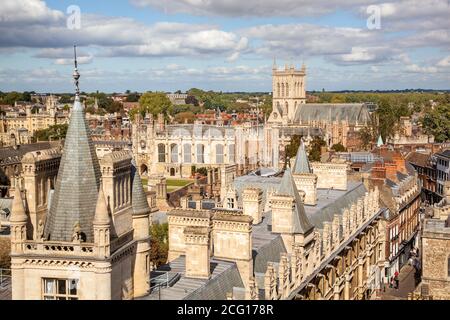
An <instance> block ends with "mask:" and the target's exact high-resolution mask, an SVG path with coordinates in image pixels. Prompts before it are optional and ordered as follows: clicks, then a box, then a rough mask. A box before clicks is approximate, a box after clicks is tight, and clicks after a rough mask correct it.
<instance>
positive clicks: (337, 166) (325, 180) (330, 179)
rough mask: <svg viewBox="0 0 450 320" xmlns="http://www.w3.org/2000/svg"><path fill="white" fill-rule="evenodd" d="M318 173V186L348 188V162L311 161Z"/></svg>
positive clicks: (315, 171) (312, 166) (322, 187)
mask: <svg viewBox="0 0 450 320" xmlns="http://www.w3.org/2000/svg"><path fill="white" fill-rule="evenodd" d="M311 168H312V171H313V173H314V174H316V175H317V188H319V189H337V190H347V170H348V164H347V163H318V162H313V163H311Z"/></svg>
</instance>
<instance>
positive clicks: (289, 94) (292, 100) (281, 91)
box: [269, 62, 306, 123]
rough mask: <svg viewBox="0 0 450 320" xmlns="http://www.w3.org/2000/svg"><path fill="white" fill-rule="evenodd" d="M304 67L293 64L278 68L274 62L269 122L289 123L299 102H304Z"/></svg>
mask: <svg viewBox="0 0 450 320" xmlns="http://www.w3.org/2000/svg"><path fill="white" fill-rule="evenodd" d="M305 82H306V67H305V65H302V68H301V69H300V70H298V69H295V67H294V66H293V65H291V66H288V65H286V66H285V68H284V69H281V70H280V69H278V67H277V65H276V63H275V62H274V64H273V69H272V92H273V96H272V99H273V112H272V114H271V115H270V117H269V122H283V123H289V122H291V121H292V119H294V116H295V113H296V111H297V108H298V106H299V105H300V104H303V103H306V89H305V88H306V83H305Z"/></svg>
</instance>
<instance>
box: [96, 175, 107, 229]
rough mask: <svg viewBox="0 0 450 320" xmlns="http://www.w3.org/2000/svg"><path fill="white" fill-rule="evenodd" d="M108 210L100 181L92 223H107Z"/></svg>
mask: <svg viewBox="0 0 450 320" xmlns="http://www.w3.org/2000/svg"><path fill="white" fill-rule="evenodd" d="M109 223H110V219H109V211H108V205H107V203H106V199H105V194H104V192H103V183H100V190H98V199H97V205H96V207H95V216H94V224H99V225H104V224H109Z"/></svg>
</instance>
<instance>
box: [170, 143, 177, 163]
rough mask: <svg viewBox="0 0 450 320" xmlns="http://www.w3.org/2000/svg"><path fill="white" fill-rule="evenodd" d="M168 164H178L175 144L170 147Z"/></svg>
mask: <svg viewBox="0 0 450 320" xmlns="http://www.w3.org/2000/svg"><path fill="white" fill-rule="evenodd" d="M170 162H171V163H178V145H177V144H175V143H172V144H171V145H170Z"/></svg>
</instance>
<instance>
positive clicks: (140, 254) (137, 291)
mask: <svg viewBox="0 0 450 320" xmlns="http://www.w3.org/2000/svg"><path fill="white" fill-rule="evenodd" d="M131 170H132V174H133V185H132V199H131V207H132V210H133V213H132V217H133V230H134V237H135V239H136V241H137V249H136V260H135V263H134V278H133V280H134V295H135V297H139V296H143V295H145V294H147V293H148V292H149V290H150V283H149V279H150V211H151V210H150V207H149V205H148V201H147V197H146V195H145V192H144V188H143V186H142V181H141V177H140V176H139V172H138V170H137V168H136V167H135V166H134V163H133V166H132V168H131Z"/></svg>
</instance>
